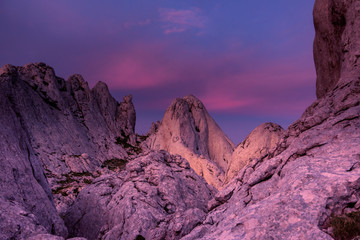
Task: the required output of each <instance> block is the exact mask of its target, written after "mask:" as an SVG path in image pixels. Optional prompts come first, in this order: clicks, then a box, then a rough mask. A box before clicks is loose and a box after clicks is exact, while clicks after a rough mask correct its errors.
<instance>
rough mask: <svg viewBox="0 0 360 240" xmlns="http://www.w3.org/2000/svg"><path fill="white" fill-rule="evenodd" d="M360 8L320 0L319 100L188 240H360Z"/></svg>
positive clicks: (220, 197) (227, 191) (226, 192)
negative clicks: (359, 64) (268, 156)
mask: <svg viewBox="0 0 360 240" xmlns="http://www.w3.org/2000/svg"><path fill="white" fill-rule="evenodd" d="M359 9H360V2H359V1H350V0H349V1H331V0H316V3H315V7H314V20H315V26H316V38H315V43H314V44H315V47H314V56H315V62H316V71H317V75H318V78H317V93H318V97H319V99H318V100H317V101H315V102H314V103H313V104H312V105H311V106H310V107H308V108H307V109H306V110H305V112H304V113H303V115H302V117H301V118H300V119H299V120H297V121H296V122H295V123H293V124H292V125H290V126H289V128H288V129H287V130H286V131H285V133H284V135H283V137H282V138H281V140H280V142H279V143H278V145H277V147H276V149H275V150H274V151H273V152H271V153H270V155H272V156H274V157H272V158H270V159H267V160H265V161H263V160H262V159H253V160H251V161H250V162H249V164H248V165H246V166H245V167H244V168H243V169H242V170H241V171H240V172H239V173H238V174H237V175H236V177H235V178H234V179H233V180H232V181H231V182H230V183H229V184H228V185H227V186H226V188H224V189H223V190H222V191H220V192H219V193H217V194H216V195H215V198H214V199H213V200H211V201H210V202H209V206H208V207H209V210H210V212H209V213H208V215H207V218H206V220H205V221H204V222H203V223H202V224H201V225H199V226H197V227H196V228H195V229H194V230H193V231H192V232H191V233H190V234H188V235H187V236H186V237H184V238H183V239H333V238H335V239H353V238H354V237H355V236H358V235H360V228H359V224H358V220H357V219H358V217H357V216H359V214H360V151H359V150H360V148H359V142H360V77H359V76H360V74H359V66H358V63H357V62H358V58H359V57H358V53H359V49H360V45H359V41H360V37H359V34H360V28H359V22H360V19H359V17H358V16H359V15H358V13H359ZM339 20H341V21H340V22H339ZM339 29H340V30H339ZM339 31H340V32H339ZM331 39H337V40H338V41H333V40H331ZM317 45H319V46H317ZM334 50H335V51H334ZM329 54H333V55H334V56H333V57H329ZM339 59H340V60H339ZM320 63H321V64H320ZM337 69H340V71H339V75H338V77H336V76H337V75H334V71H338V70H337ZM328 76H331V77H332V79H329V78H328Z"/></svg>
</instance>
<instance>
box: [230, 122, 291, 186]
mask: <svg viewBox="0 0 360 240" xmlns="http://www.w3.org/2000/svg"><path fill="white" fill-rule="evenodd" d="M283 133H284V129H283V128H282V127H281V126H280V125H277V124H275V123H263V124H261V125H260V126H258V127H256V128H255V129H254V130H253V131H252V132H251V133H250V134H249V135H248V136H247V137H246V138H245V140H244V141H243V142H242V143H240V144H239V145H238V146H237V147H236V149H235V151H234V152H233V154H232V156H231V160H230V163H229V166H228V169H227V171H226V175H225V181H224V182H225V183H228V182H229V181H230V180H231V179H232V178H233V177H234V176H235V175H236V174H237V173H238V172H239V171H240V170H241V169H242V168H243V167H245V166H246V165H247V164H248V163H249V162H250V161H251V160H253V159H265V158H267V157H268V156H269V153H270V152H271V150H274V148H275V147H276V146H277V144H278V142H279V140H280V138H281V136H282V134H283Z"/></svg>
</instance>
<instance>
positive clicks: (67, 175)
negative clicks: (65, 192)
mask: <svg viewBox="0 0 360 240" xmlns="http://www.w3.org/2000/svg"><path fill="white" fill-rule="evenodd" d="M63 176H64V177H65V178H66V179H65V180H61V181H58V182H57V183H60V184H69V183H72V182H75V181H76V180H75V179H73V178H72V177H71V175H70V174H63Z"/></svg>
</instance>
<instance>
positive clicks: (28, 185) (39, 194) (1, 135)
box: [0, 75, 67, 239]
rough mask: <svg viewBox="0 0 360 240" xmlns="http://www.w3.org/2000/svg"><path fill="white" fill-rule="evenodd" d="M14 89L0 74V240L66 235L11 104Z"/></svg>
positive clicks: (17, 115)
mask: <svg viewBox="0 0 360 240" xmlns="http://www.w3.org/2000/svg"><path fill="white" fill-rule="evenodd" d="M13 87H14V84H13V82H12V80H11V79H7V76H5V77H4V75H0V126H1V131H0V143H1V144H0V155H1V156H0V165H1V171H0V239H24V238H26V237H30V236H31V235H33V234H41V233H44V234H45V233H53V234H57V235H61V236H66V235H67V230H66V228H65V225H64V223H63V221H62V220H61V218H60V217H59V216H58V215H57V212H56V209H55V205H54V202H53V197H52V194H51V190H50V187H49V185H48V182H47V179H46V177H45V176H44V170H43V167H42V163H41V160H40V159H39V157H38V156H37V155H36V153H35V151H34V149H33V148H32V146H31V144H30V141H31V139H30V135H29V132H27V131H25V130H24V124H25V122H24V121H22V120H21V119H20V117H21V116H19V112H18V108H17V107H19V106H15V104H14V101H15V100H14V96H13V94H12V92H13V91H16V89H13Z"/></svg>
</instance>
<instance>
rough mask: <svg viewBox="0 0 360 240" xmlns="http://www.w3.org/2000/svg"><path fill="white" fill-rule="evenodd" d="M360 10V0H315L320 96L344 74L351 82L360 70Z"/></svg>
mask: <svg viewBox="0 0 360 240" xmlns="http://www.w3.org/2000/svg"><path fill="white" fill-rule="evenodd" d="M359 11H360V2H359V1H354V0H316V1H315V7H314V25H315V30H316V35H315V41H314V60H315V66H316V73H317V80H316V95H317V97H318V98H321V97H323V96H325V94H326V93H327V92H329V91H331V90H332V89H333V88H334V87H335V86H336V83H337V82H338V81H339V80H340V77H342V81H345V82H347V81H348V80H351V79H352V78H351V77H352V76H356V75H359V73H360V60H359V58H360V52H359V50H360V32H359V28H360V18H359V17H358V16H359Z"/></svg>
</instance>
